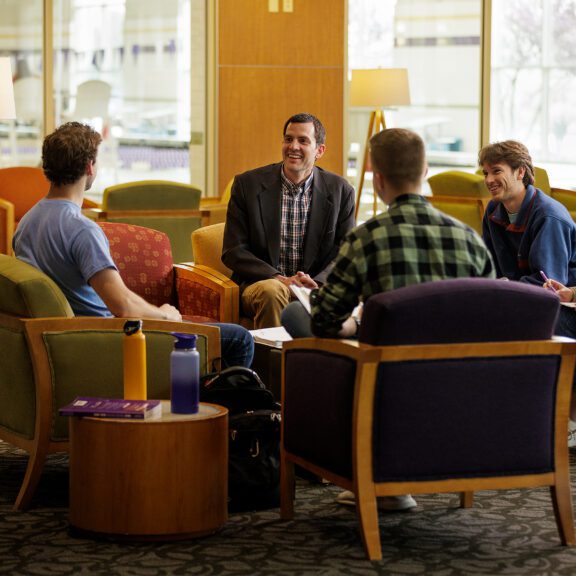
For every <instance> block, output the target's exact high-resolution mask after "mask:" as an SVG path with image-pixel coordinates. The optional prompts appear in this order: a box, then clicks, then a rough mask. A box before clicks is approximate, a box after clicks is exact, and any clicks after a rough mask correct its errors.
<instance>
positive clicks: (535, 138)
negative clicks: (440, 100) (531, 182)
mask: <svg viewBox="0 0 576 576" xmlns="http://www.w3.org/2000/svg"><path fill="white" fill-rule="evenodd" d="M575 27H576V0H492V58H491V59H492V74H491V77H492V84H491V109H490V139H491V140H492V141H495V140H503V139H507V138H514V139H517V140H520V141H521V142H523V143H524V144H526V146H528V148H529V149H530V152H531V154H532V158H533V159H534V161H535V163H536V164H538V165H540V166H542V167H544V168H546V169H547V171H548V175H549V177H550V179H551V181H552V184H553V185H555V186H559V187H564V188H575V189H576V166H575V165H574V149H575V147H576V109H575V108H574V106H573V105H572V100H571V98H570V97H569V95H571V94H574V93H575V92H576V69H575V68H574V62H575V61H576V36H575V35H574V29H575ZM570 163H571V164H570Z"/></svg>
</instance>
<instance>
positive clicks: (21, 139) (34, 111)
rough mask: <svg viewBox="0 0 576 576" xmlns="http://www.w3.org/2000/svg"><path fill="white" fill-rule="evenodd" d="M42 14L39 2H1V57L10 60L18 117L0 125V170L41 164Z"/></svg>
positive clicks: (32, 0)
mask: <svg viewBox="0 0 576 576" xmlns="http://www.w3.org/2000/svg"><path fill="white" fill-rule="evenodd" d="M42 15H43V12H42V0H0V56H8V57H10V61H11V66H12V75H13V80H14V100H15V103H16V118H17V119H16V121H2V122H0V168H2V167H6V166H36V165H38V163H39V162H40V149H41V142H42V135H43V107H42V94H43V80H42Z"/></svg>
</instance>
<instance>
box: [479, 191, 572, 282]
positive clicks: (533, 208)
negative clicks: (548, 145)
mask: <svg viewBox="0 0 576 576" xmlns="http://www.w3.org/2000/svg"><path fill="white" fill-rule="evenodd" d="M482 236H483V238H484V242H485V243H486V246H488V249H489V250H490V253H491V254H492V256H493V258H494V262H495V263H496V271H497V274H498V276H499V277H500V276H505V277H506V278H508V279H510V280H519V281H520V282H528V283H529V284H538V285H541V284H542V282H543V280H542V277H541V275H540V270H542V271H543V272H544V273H545V274H546V275H547V276H548V278H553V279H554V280H558V282H562V284H564V285H566V286H576V225H575V224H574V221H573V220H572V218H571V217H570V214H569V212H568V210H566V208H565V207H564V206H563V205H562V204H560V202H557V201H556V200H554V199H552V198H550V197H549V196H547V195H546V194H544V192H542V190H538V189H537V188H534V186H528V187H527V189H526V196H525V197H524V201H523V202H522V206H521V208H520V211H519V212H518V216H517V218H516V222H515V223H514V224H510V220H509V219H508V214H507V212H506V209H505V208H504V205H503V204H501V203H500V202H496V201H494V200H492V201H490V203H489V204H488V206H487V208H486V212H485V214H484V221H483V224H482Z"/></svg>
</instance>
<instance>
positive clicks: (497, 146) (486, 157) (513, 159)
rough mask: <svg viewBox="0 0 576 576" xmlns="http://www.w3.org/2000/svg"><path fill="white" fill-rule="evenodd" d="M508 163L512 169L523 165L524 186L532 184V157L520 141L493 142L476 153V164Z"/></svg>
mask: <svg viewBox="0 0 576 576" xmlns="http://www.w3.org/2000/svg"><path fill="white" fill-rule="evenodd" d="M498 163H504V164H508V166H510V168H512V170H517V169H518V168H520V167H522V166H524V168H526V173H525V174H524V178H522V183H523V184H524V186H528V185H529V184H534V166H533V165H532V158H531V157H530V152H528V148H526V146H524V144H522V143H521V142H518V141H516V140H504V141H502V142H494V143H493V144H488V145H487V146H484V148H482V150H480V152H479V153H478V165H479V166H483V165H484V164H498Z"/></svg>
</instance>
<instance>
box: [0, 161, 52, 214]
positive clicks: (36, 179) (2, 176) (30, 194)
mask: <svg viewBox="0 0 576 576" xmlns="http://www.w3.org/2000/svg"><path fill="white" fill-rule="evenodd" d="M49 189H50V182H48V180H47V179H46V177H45V176H44V172H43V171H42V169H41V168H35V167H32V166H13V167H10V168H2V169H1V170H0V197H1V198H4V199H6V200H10V202H12V204H14V218H15V220H16V222H19V221H20V219H21V218H22V216H24V214H26V212H28V210H30V208H32V206H34V204H36V202H39V201H40V200H42V198H44V196H46V194H48V190H49Z"/></svg>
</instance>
